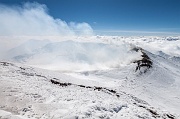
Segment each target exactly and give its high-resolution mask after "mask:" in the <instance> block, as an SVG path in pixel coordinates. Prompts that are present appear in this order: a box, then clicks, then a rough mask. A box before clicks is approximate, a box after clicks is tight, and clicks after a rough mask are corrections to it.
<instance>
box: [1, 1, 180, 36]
mask: <svg viewBox="0 0 180 119" xmlns="http://www.w3.org/2000/svg"><path fill="white" fill-rule="evenodd" d="M33 1H34V0H29V2H33ZM24 2H27V1H26V0H0V3H3V4H6V5H12V4H16V5H21V4H22V3H24ZM36 2H38V3H40V4H45V5H46V6H47V7H48V10H49V11H48V12H49V14H50V15H51V16H53V17H54V18H60V19H62V20H64V21H66V22H71V21H74V22H87V23H88V24H90V25H91V27H92V28H93V29H94V31H95V33H97V34H107V35H116V34H120V35H121V34H133V33H135V34H138V33H139V32H142V33H143V34H155V33H157V34H164V32H165V34H170V35H171V34H174V33H175V34H176V33H180V0H36Z"/></svg>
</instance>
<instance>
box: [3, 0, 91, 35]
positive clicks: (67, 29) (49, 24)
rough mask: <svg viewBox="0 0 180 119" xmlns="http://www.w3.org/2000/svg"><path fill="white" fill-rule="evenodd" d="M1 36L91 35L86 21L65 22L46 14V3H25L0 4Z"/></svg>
mask: <svg viewBox="0 0 180 119" xmlns="http://www.w3.org/2000/svg"><path fill="white" fill-rule="evenodd" d="M0 11H1V12H0V26H1V27H0V35H1V36H67V35H68V36H73V35H92V34H93V30H92V28H91V26H90V25H89V24H88V23H85V22H83V23H74V22H71V23H69V24H68V23H66V22H65V21H63V20H61V19H55V18H53V17H52V16H50V15H49V14H48V12H47V11H48V10H47V7H46V5H44V4H39V3H25V4H23V5H22V6H7V5H2V4H0Z"/></svg>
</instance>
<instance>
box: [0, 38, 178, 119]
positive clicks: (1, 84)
mask: <svg viewBox="0 0 180 119" xmlns="http://www.w3.org/2000/svg"><path fill="white" fill-rule="evenodd" d="M97 39H98V41H93V38H92V41H87V42H83V41H80V40H79V41H72V40H69V41H61V42H50V43H49V42H48V43H45V44H44V45H42V46H40V47H38V46H37V47H36V46H35V47H29V48H30V49H31V48H32V49H31V50H30V51H31V52H26V51H25V54H23V53H20V54H17V55H16V53H14V56H15V57H16V59H7V60H4V61H1V62H0V99H1V101H0V118H2V119H4V118H7V119H16V118H17V119H25V118H32V119H34V118H39V119H59V118H63V119H79V118H80V119H81V118H89V119H91V118H104V119H109V118H110V119H119V118H122V119H131V118H133V119H141V118H144V119H179V118H180V113H179V110H180V108H179V107H180V92H179V90H180V59H179V57H180V54H179V52H178V51H179V48H178V47H180V46H179V42H180V40H179V38H178V37H177V38H170V39H169V38H158V37H153V38H146V37H137V38H125V37H102V36H99V37H98V38H97ZM38 42H41V41H38ZM42 42H44V41H42ZM167 44H168V45H167ZM169 44H170V45H169ZM24 45H26V43H25V44H24ZM21 46H22V47H23V45H21ZM162 46H163V48H161V47H162ZM22 47H16V48H15V49H17V50H16V51H18V50H19V49H18V48H20V49H21V48H22ZM136 48H139V49H140V50H137V49H136ZM171 49H172V51H171ZM10 51H13V50H10ZM97 51H98V52H97ZM97 54H98V55H97ZM14 56H13V57H14ZM143 58H145V59H144V60H143ZM8 60H10V61H11V62H7V61H8ZM18 61H20V62H19V63H17V62H18ZM138 62H140V63H139V65H138ZM147 62H150V64H151V66H149V65H147ZM22 63H23V64H22ZM141 64H142V65H141ZM55 66H56V67H55ZM37 67H39V68H37ZM41 68H45V69H46V70H45V69H41ZM54 70H55V71H54Z"/></svg>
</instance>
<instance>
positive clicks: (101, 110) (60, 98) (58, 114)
mask: <svg viewBox="0 0 180 119" xmlns="http://www.w3.org/2000/svg"><path fill="white" fill-rule="evenodd" d="M0 69H1V70H0V77H1V78H0V81H1V83H0V100H1V101H0V118H2V119H26V118H31V119H35V118H42V119H51V118H52V119H53V118H54V119H59V118H65V119H70V118H72V119H77V118H80V119H83V118H87V119H92V118H97V119H98V118H99V119H101V118H105V119H108V118H112V119H119V118H124V119H126V118H133V119H139V118H149V119H156V118H159V119H161V118H162V119H164V118H165V119H175V118H176V117H175V116H174V115H173V114H171V113H169V112H164V111H161V110H159V109H157V108H154V107H152V106H150V105H149V104H148V103H147V102H146V101H144V100H141V99H139V98H137V97H135V96H133V95H131V94H128V93H126V92H122V91H118V94H119V96H116V95H112V94H111V93H109V92H108V91H106V90H105V89H109V87H106V88H105V87H104V88H102V90H98V89H99V88H98V89H97V90H94V89H95V88H93V87H92V86H89V87H90V88H86V87H88V84H92V83H93V82H92V81H90V80H89V81H87V82H88V83H87V84H84V83H83V82H81V79H76V77H71V76H68V75H65V74H62V73H56V72H52V71H48V70H42V69H37V68H32V67H29V66H23V65H20V64H13V63H8V62H0ZM52 79H53V80H55V79H56V81H59V82H66V83H67V84H71V85H66V86H64V85H60V84H66V83H58V82H56V84H54V83H52ZM67 79H70V80H71V81H70V80H67ZM73 80H76V81H79V83H78V82H76V84H75V82H73V84H72V81H73ZM68 81H69V82H68ZM80 83H83V84H81V86H80V85H79V84H80ZM97 84H98V83H97V82H94V83H93V85H97ZM102 84H103V82H102ZM82 85H84V86H82ZM111 88H114V90H115V88H117V87H111ZM103 90H104V91H103ZM116 93H117V92H116Z"/></svg>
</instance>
